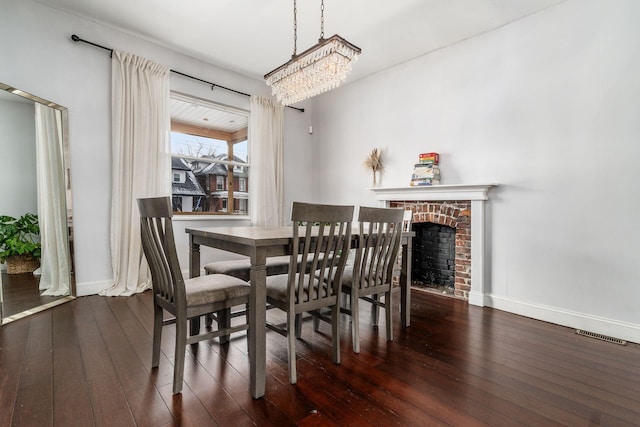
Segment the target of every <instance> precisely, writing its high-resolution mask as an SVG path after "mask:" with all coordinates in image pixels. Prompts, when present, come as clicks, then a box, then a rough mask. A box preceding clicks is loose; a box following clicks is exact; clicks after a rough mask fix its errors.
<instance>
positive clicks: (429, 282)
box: [411, 222, 456, 294]
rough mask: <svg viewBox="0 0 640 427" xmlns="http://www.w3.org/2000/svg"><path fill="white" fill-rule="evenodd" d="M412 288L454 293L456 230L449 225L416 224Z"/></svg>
mask: <svg viewBox="0 0 640 427" xmlns="http://www.w3.org/2000/svg"><path fill="white" fill-rule="evenodd" d="M413 232H414V233H416V236H415V237H414V238H413V260H412V263H411V279H412V282H413V286H420V287H426V288H430V289H437V290H442V291H443V292H444V293H451V294H453V293H455V273H456V270H455V264H456V229H455V228H453V227H449V226H447V225H440V224H434V223H431V222H421V223H418V224H413Z"/></svg>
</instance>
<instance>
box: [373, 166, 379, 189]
mask: <svg viewBox="0 0 640 427" xmlns="http://www.w3.org/2000/svg"><path fill="white" fill-rule="evenodd" d="M372 172H373V188H375V187H377V186H378V177H377V176H376V171H375V170H373V171H372Z"/></svg>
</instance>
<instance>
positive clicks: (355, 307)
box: [350, 295, 360, 353]
mask: <svg viewBox="0 0 640 427" xmlns="http://www.w3.org/2000/svg"><path fill="white" fill-rule="evenodd" d="M350 299H351V342H352V347H353V352H354V353H360V309H359V305H360V304H359V301H360V298H358V297H357V296H355V295H351V298H350Z"/></svg>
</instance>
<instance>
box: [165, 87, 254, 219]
mask: <svg viewBox="0 0 640 427" xmlns="http://www.w3.org/2000/svg"><path fill="white" fill-rule="evenodd" d="M170 111H171V130H172V132H171V151H172V153H173V157H172V175H173V176H174V178H173V183H172V184H173V198H174V211H175V212H178V211H180V212H184V213H186V212H200V213H209V214H228V213H236V214H245V215H246V214H247V213H248V206H247V204H248V198H249V194H248V191H247V189H248V176H249V164H248V153H249V144H248V141H247V131H248V114H245V113H244V112H236V111H234V110H232V109H231V108H229V107H222V106H217V105H215V104H212V103H210V102H208V101H204V100H202V99H198V98H191V97H187V96H185V95H182V94H176V93H172V97H171V104H170ZM176 176H179V181H177V180H176Z"/></svg>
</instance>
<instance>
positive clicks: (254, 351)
mask: <svg viewBox="0 0 640 427" xmlns="http://www.w3.org/2000/svg"><path fill="white" fill-rule="evenodd" d="M266 259H267V258H266V249H264V248H256V249H255V252H254V253H252V254H251V273H250V274H251V276H250V281H251V294H250V296H249V389H250V392H251V396H253V397H254V398H256V399H257V398H260V397H262V396H264V391H265V383H266V372H267V349H266V340H267V336H266V332H267V331H266V319H267V310H266V306H267V287H266V280H267V267H266V265H265V263H266Z"/></svg>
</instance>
